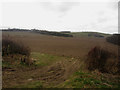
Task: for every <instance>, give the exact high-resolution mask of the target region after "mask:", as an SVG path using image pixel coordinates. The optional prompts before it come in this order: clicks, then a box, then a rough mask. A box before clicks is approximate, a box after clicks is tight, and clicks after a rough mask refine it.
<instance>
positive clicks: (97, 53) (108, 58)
mask: <svg viewBox="0 0 120 90" xmlns="http://www.w3.org/2000/svg"><path fill="white" fill-rule="evenodd" d="M86 62H87V68H88V69H89V70H90V71H93V70H96V69H97V70H99V71H100V72H103V73H118V71H119V67H118V62H119V61H118V58H117V55H115V54H113V53H111V52H109V51H108V50H105V49H103V48H101V47H98V46H95V47H94V48H92V49H91V50H90V51H89V52H88V55H87V61H86Z"/></svg>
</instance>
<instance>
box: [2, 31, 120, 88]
mask: <svg viewBox="0 0 120 90" xmlns="http://www.w3.org/2000/svg"><path fill="white" fill-rule="evenodd" d="M2 34H3V35H8V36H10V37H12V38H13V39H16V40H18V41H21V42H22V43H24V44H25V45H26V46H29V47H30V49H31V55H30V57H31V58H33V59H35V60H36V62H35V65H33V66H25V65H21V64H18V63H14V64H12V65H11V63H3V68H7V69H5V70H3V87H5V88H6V87H11V88H20V87H22V88H46V87H47V88H51V87H56V88H71V87H72V88H83V87H84V88H112V87H114V88H120V87H119V82H120V81H119V80H120V77H119V76H116V75H111V74H101V73H99V72H97V71H96V72H94V73H91V72H88V70H86V69H85V68H84V66H85V65H84V59H86V55H87V53H88V51H89V50H91V48H93V47H95V46H100V47H103V48H104V49H107V50H108V51H110V52H112V53H116V54H117V53H118V47H117V46H116V45H113V44H111V43H108V42H106V40H105V38H97V37H88V36H87V34H86V33H73V34H75V37H56V36H49V35H42V34H37V33H31V32H3V33H2ZM79 36H81V37H79ZM104 36H105V37H107V36H108V35H106V34H104ZM80 70H81V71H80ZM101 77H103V78H101ZM110 78H112V79H110Z"/></svg>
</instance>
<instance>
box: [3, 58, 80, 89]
mask: <svg viewBox="0 0 120 90" xmlns="http://www.w3.org/2000/svg"><path fill="white" fill-rule="evenodd" d="M81 64H82V63H81ZM81 64H80V62H79V60H75V61H69V60H65V61H59V62H56V63H54V64H53V65H50V66H46V67H41V68H35V67H33V68H27V69H20V68H19V69H17V68H16V69H14V68H5V69H3V87H4V88H6V87H7V88H9V87H14V86H20V85H25V84H27V83H29V82H36V81H40V82H41V81H42V82H44V85H45V86H48V87H50V85H51V84H52V87H54V86H56V85H58V84H60V83H62V82H64V81H65V80H67V79H68V78H69V77H70V76H71V75H72V74H73V73H74V72H76V71H77V70H79V68H80V66H81Z"/></svg>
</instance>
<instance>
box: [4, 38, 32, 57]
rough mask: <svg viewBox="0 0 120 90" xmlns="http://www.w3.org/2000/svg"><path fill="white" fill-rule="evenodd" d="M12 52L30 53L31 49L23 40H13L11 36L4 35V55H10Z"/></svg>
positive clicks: (27, 54)
mask: <svg viewBox="0 0 120 90" xmlns="http://www.w3.org/2000/svg"><path fill="white" fill-rule="evenodd" d="M11 54H21V55H26V56H29V55H30V49H29V48H28V47H26V46H24V45H23V43H22V42H18V41H17V40H15V39H14V40H13V39H12V38H11V37H9V36H3V38H2V56H6V55H7V56H8V55H11Z"/></svg>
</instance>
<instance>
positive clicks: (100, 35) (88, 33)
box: [71, 32, 110, 38]
mask: <svg viewBox="0 0 120 90" xmlns="http://www.w3.org/2000/svg"><path fill="white" fill-rule="evenodd" d="M71 35H73V36H74V37H84V36H87V37H100V38H104V37H108V36H110V34H105V33H99V32H72V33H71Z"/></svg>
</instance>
